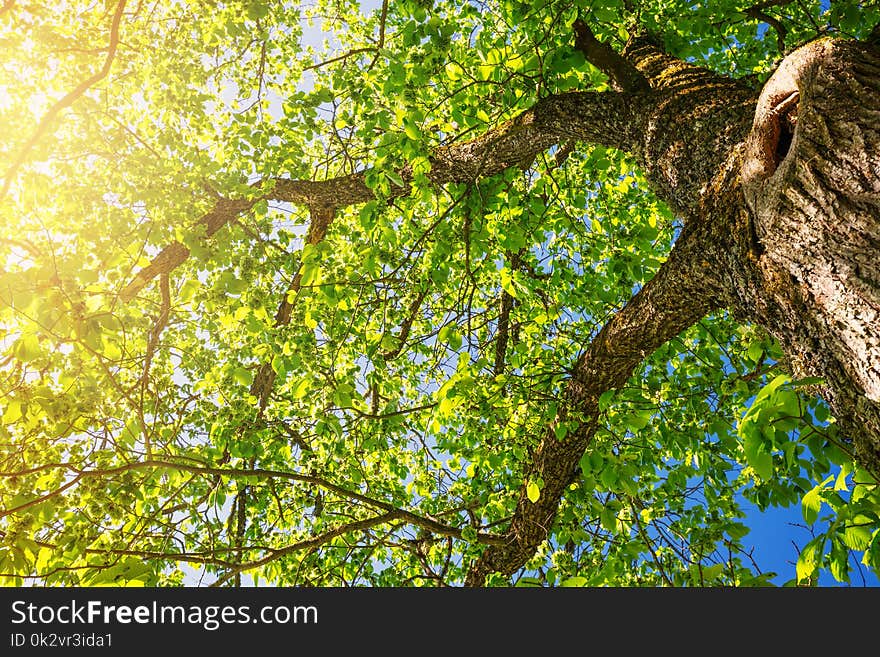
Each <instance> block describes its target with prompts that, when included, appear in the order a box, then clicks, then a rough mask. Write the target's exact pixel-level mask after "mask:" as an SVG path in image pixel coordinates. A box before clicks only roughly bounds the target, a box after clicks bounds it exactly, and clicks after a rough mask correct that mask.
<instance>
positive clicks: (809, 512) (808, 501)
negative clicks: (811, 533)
mask: <svg viewBox="0 0 880 657" xmlns="http://www.w3.org/2000/svg"><path fill="white" fill-rule="evenodd" d="M821 507H822V486H821V485H819V486H815V487H814V488H812V489H811V490H810V491H809V492H808V493H807V494H806V495H804V497H803V499H802V500H801V511H802V512H803V515H804V520H805V521H806V522H807V524H810V525H812V524H813V523H814V522H816V519H817V518H818V517H819V509H821Z"/></svg>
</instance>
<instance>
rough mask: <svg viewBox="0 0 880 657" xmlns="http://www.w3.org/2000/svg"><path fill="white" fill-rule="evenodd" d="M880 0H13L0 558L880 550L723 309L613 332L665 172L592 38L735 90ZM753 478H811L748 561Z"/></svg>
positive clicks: (592, 581)
mask: <svg viewBox="0 0 880 657" xmlns="http://www.w3.org/2000/svg"><path fill="white" fill-rule="evenodd" d="M878 23H880V9H878V7H876V6H867V5H865V4H864V3H862V4H860V3H857V2H854V1H852V0H842V1H840V2H833V3H831V5H830V6H829V4H828V3H827V2H824V1H818V2H817V1H815V0H765V1H763V2H754V0H705V1H701V2H696V3H694V2H683V1H681V0H672V1H669V0H663V1H662V2H661V1H660V0H594V1H592V2H589V1H572V0H546V1H542V2H537V3H531V2H519V1H516V0H491V1H486V2H481V1H470V2H457V1H454V0H448V1H446V0H437V1H434V2H431V1H429V0H407V1H400V2H389V1H388V0H384V2H372V3H360V4H359V3H358V2H355V1H354V0H316V1H315V2H314V3H308V4H304V3H296V2H287V1H284V2H282V1H277V2H256V1H250V0H227V1H224V2H213V1H212V2H207V1H205V2H201V1H196V0H194V1H189V2H177V1H172V0H127V1H126V0H115V1H114V0H109V1H107V2H93V1H91V0H89V1H86V0H70V1H67V2H51V3H50V2H46V3H44V2H37V1H29V0H17V1H16V0H7V1H6V2H5V3H4V4H3V6H2V9H0V44H2V52H3V55H4V56H3V58H2V61H0V125H2V126H3V129H2V131H0V175H3V187H2V191H0V263H2V273H0V416H2V422H0V578H2V580H0V581H2V582H4V583H6V584H22V583H44V584H50V585H57V584H64V585H71V584H76V585H86V586H90V585H101V584H127V585H139V584H140V585H144V584H146V585H181V584H183V585H190V584H195V583H199V584H213V585H234V584H242V583H245V584H246V583H251V582H256V583H268V584H271V585H285V586H286V585H302V586H363V585H372V586H433V585H460V584H462V583H465V582H468V583H472V584H484V583H485V584H487V585H499V586H505V585H511V584H531V585H540V586H558V585H568V586H604V585H609V586H640V585H646V586H658V585H668V586H709V585H737V586H750V585H764V584H769V583H773V582H778V581H780V580H779V579H778V578H781V581H783V582H787V583H790V584H802V585H803V584H816V583H817V582H818V578H819V576H820V575H822V574H830V575H831V576H833V578H835V579H836V580H837V581H839V582H849V581H850V580H851V579H852V581H853V582H857V581H858V578H857V577H855V576H854V572H855V571H858V570H863V571H864V572H873V573H875V574H877V573H880V515H878V510H880V489H878V487H877V483H878V481H880V480H878V473H876V472H872V471H871V470H870V469H869V468H867V467H865V465H864V463H863V462H860V461H858V460H854V454H853V451H852V449H851V445H850V443H849V441H848V440H847V436H846V435H844V434H843V432H841V431H840V430H839V428H838V424H837V422H836V421H835V418H834V417H833V416H832V414H831V412H830V410H829V406H828V404H826V403H825V401H823V400H822V398H821V397H819V396H818V395H817V394H816V388H815V386H816V384H817V383H820V382H818V381H816V380H813V379H810V378H806V379H804V378H796V377H794V376H792V373H791V370H790V369H789V368H788V367H787V365H786V359H785V358H784V354H783V353H782V351H781V350H780V348H779V345H778V344H777V343H776V342H775V341H774V340H773V339H772V338H771V337H770V336H769V335H768V334H766V333H765V332H764V331H763V330H762V329H761V328H760V327H758V326H755V325H753V324H750V323H747V322H744V321H742V320H741V319H740V318H737V317H735V316H733V313H730V312H729V311H728V310H727V309H725V308H724V307H716V308H710V312H708V313H707V314H706V315H705V316H702V314H700V315H698V316H693V317H690V316H688V317H685V318H679V321H680V325H679V324H673V325H672V328H671V331H670V335H672V336H674V337H671V339H668V340H667V339H663V340H658V341H657V344H653V343H651V341H650V340H647V341H646V340H643V339H642V338H641V337H640V336H641V335H642V333H640V331H644V330H645V328H644V327H645V326H646V325H650V324H651V322H652V321H653V319H654V317H655V315H654V314H653V312H654V311H653V310H652V309H651V308H652V307H650V306H645V305H639V304H640V303H641V301H640V300H642V299H645V298H646V297H647V298H650V292H649V282H651V281H652V280H656V279H657V277H658V276H659V274H658V272H661V271H662V268H663V265H664V263H666V262H668V259H669V258H670V253H671V250H672V246H673V244H675V243H676V241H677V239H678V238H679V236H680V235H681V234H682V231H683V229H684V223H683V221H682V218H681V211H680V208H681V206H683V205H686V204H687V203H688V202H689V201H688V200H687V199H682V200H681V203H680V205H679V206H678V207H676V206H675V205H674V204H670V203H669V202H667V201H666V200H663V198H661V195H660V194H659V193H658V190H657V187H656V185H652V184H651V183H650V182H649V180H648V176H647V175H646V172H645V170H644V167H643V166H641V165H640V164H639V162H638V161H637V159H638V158H637V157H636V156H635V155H634V154H633V153H632V152H629V150H628V149H627V148H625V147H624V138H623V137H620V136H619V135H622V134H625V133H626V131H627V130H633V129H635V128H634V127H633V126H636V125H637V123H636V122H634V121H633V120H632V116H633V113H634V112H637V111H638V107H637V106H636V104H635V101H630V100H626V99H627V98H630V97H629V96H626V95H624V94H621V93H618V92H621V91H634V90H635V92H638V90H639V89H640V88H641V87H642V86H643V87H644V88H645V89H647V88H649V87H650V85H654V86H656V85H657V84H658V83H657V81H656V80H648V79H647V77H646V76H644V75H643V74H642V73H640V72H639V71H637V70H636V69H635V68H632V67H629V66H628V65H626V64H625V61H624V60H623V59H622V58H621V57H620V55H619V54H618V53H620V52H621V51H623V50H624V48H625V47H633V46H632V43H633V39H635V38H636V37H639V38H641V37H645V38H650V40H651V42H652V43H653V44H655V46H656V47H657V48H662V50H663V51H664V52H666V53H668V55H670V56H673V57H676V58H679V59H680V60H682V63H683V65H684V63H687V65H690V66H692V67H693V69H694V70H696V67H702V68H703V69H705V70H707V71H711V72H713V73H714V74H716V75H717V76H722V77H725V78H733V79H736V80H737V81H738V84H739V87H738V88H740V89H742V90H743V91H742V97H743V98H752V97H753V96H754V97H757V94H758V93H759V92H760V90H761V87H762V85H763V84H764V82H765V81H766V80H767V79H768V77H769V76H770V74H771V73H772V72H773V71H774V70H775V69H776V67H777V66H778V65H779V63H780V62H781V61H782V59H783V58H784V57H785V56H786V55H787V54H788V53H790V52H792V51H793V50H795V49H796V48H797V47H798V46H800V45H803V44H805V43H808V42H810V41H813V40H815V39H818V38H825V37H834V38H842V39H862V40H864V39H866V38H868V36H869V33H870V32H871V30H872V28H873V26H874V25H877V24H878ZM646 35H647V36H646ZM635 92H634V93H635ZM636 95H637V94H636ZM634 97H635V96H633V98H634ZM737 98H738V97H731V98H730V99H729V102H730V103H731V104H732V105H733V104H735V103H737V102H740V101H739V100H737ZM575 101H576V102H577V105H576V109H572V107H574V105H573V103H575ZM743 102H745V101H743ZM640 129H642V128H640ZM643 129H645V130H647V129H650V126H649V127H643ZM872 257H874V256H872ZM670 284H671V285H685V286H686V283H680V282H678V281H672V282H671V283H670ZM640 291H641V293H640ZM646 303H647V302H646ZM709 305H711V304H709ZM626 313H628V314H626ZM615 317H616V318H618V320H615V321H616V323H614V322H612V320H613V318H615ZM620 318H623V319H620ZM603 327H604V328H603ZM609 327H610V328H609ZM623 347H626V349H624V350H623V351H621V349H623ZM585 358H589V359H592V360H590V362H591V363H592V366H591V367H593V369H592V370H589V371H588V370H587V369H585V368H583V367H580V365H579V364H582V363H584V362H585V361H584V359H585ZM627 368H628V369H627ZM588 374H589V376H588ZM618 379H620V381H618ZM578 386H584V387H589V386H592V387H593V388H592V389H594V390H596V391H597V392H599V393H601V394H598V396H597V399H596V400H595V403H594V404H592V405H587V406H584V405H581V404H579V403H577V399H579V398H578V397H577V394H575V393H576V392H577V387H578ZM573 390H574V392H573ZM584 427H589V436H587V434H586V433H584V431H585V429H584ZM572 436H576V437H579V436H584V438H583V440H581V439H580V438H574V439H572ZM566 450H568V452H566V453H565V454H564V455H563V454H562V452H564V451H566ZM571 450H575V452H572V451H571ZM557 452H559V455H557ZM572 463H574V464H575V467H574V471H573V472H572V471H571V464H572ZM554 468H555V469H554ZM563 469H564V470H565V471H564V472H563V471H561V470H563ZM557 470H560V471H558V472H557ZM750 505H755V506H757V507H758V508H759V509H766V508H770V507H795V506H800V508H801V510H802V517H803V522H804V524H805V525H806V526H807V527H808V531H805V537H806V538H805V540H804V541H803V543H802V544H800V545H798V546H797V551H795V550H794V548H793V551H792V562H793V563H792V567H791V569H790V572H781V573H776V572H770V571H767V570H766V569H765V568H764V567H763V566H762V564H761V563H760V562H759V561H756V560H755V559H754V558H753V548H754V544H753V543H752V542H751V541H750V533H749V526H748V523H747V519H746V508H747V507H748V506H750ZM545 521H546V523H547V525H546V526H544V525H543V524H542V523H544V522H545ZM534 528H537V529H534ZM529 532H537V533H535V534H534V535H535V536H536V538H535V539H534V540H533V541H531V542H530V543H529V545H530V546H532V547H530V548H529V550H528V551H523V550H520V551H519V552H517V553H516V554H515V555H514V554H512V553H511V552H509V550H508V547H507V546H509V545H510V543H511V536H513V534H517V535H519V534H521V533H524V534H528V533H529ZM505 550H508V552H505ZM487 555H491V556H487ZM795 562H796V565H795ZM500 564H503V567H502V566H501V565H500ZM505 570H509V572H505Z"/></svg>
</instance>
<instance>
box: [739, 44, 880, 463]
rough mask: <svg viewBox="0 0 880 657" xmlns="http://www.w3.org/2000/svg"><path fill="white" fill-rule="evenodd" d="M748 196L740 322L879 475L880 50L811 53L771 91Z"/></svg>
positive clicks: (746, 180) (798, 55)
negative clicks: (814, 397)
mask: <svg viewBox="0 0 880 657" xmlns="http://www.w3.org/2000/svg"><path fill="white" fill-rule="evenodd" d="M743 187H744V193H745V198H746V200H747V212H748V213H749V218H750V221H751V222H753V224H754V229H755V237H756V240H757V244H756V254H755V255H756V258H754V259H751V260H746V262H745V263H744V264H745V265H746V266H745V267H743V272H742V274H744V275H742V276H740V277H739V280H738V281H736V290H737V295H736V300H735V305H736V308H737V310H738V312H739V313H740V314H742V315H743V316H744V317H746V318H748V319H750V320H752V321H755V322H757V323H759V324H761V325H762V326H764V327H765V328H766V329H767V330H768V331H770V332H771V333H772V334H773V335H774V336H775V337H776V338H777V339H778V340H779V341H780V343H781V344H782V347H783V350H784V352H785V353H786V354H787V356H788V358H789V366H790V368H791V370H792V373H793V374H794V375H795V376H818V377H822V378H823V379H824V380H825V381H826V384H825V385H824V386H822V390H821V392H822V394H823V396H824V398H825V399H826V400H827V401H828V402H829V404H830V405H831V408H832V411H833V412H834V415H835V416H836V418H837V419H838V421H839V423H840V426H841V429H842V430H843V437H844V438H845V439H846V440H848V441H851V442H852V444H853V447H854V448H855V451H856V455H857V457H858V458H859V460H860V461H861V462H862V463H863V464H864V465H866V466H867V467H869V468H870V469H872V470H874V471H880V50H878V49H877V48H876V47H872V46H870V45H867V44H862V43H857V42H842V41H832V40H830V39H827V40H821V41H818V42H814V43H812V44H809V45H808V46H805V47H803V48H801V49H800V50H798V51H796V52H794V53H792V54H791V55H790V56H789V57H788V58H787V59H786V62H785V64H784V65H783V66H782V67H780V69H779V70H778V71H777V73H776V74H775V75H774V77H773V78H772V79H771V80H770V81H769V82H768V84H767V86H766V88H765V90H764V92H763V94H762V97H761V102H760V103H759V107H758V112H757V113H756V116H755V121H754V128H753V131H752V134H751V135H750V137H749V141H748V143H747V145H746V153H745V161H744V163H743Z"/></svg>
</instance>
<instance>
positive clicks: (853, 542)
mask: <svg viewBox="0 0 880 657" xmlns="http://www.w3.org/2000/svg"><path fill="white" fill-rule="evenodd" d="M851 522H852V524H848V525H846V526H845V527H844V529H843V535H842V540H843V544H844V545H846V546H847V547H848V548H850V549H851V550H864V549H865V548H866V547H868V545H869V544H870V543H871V537H872V536H873V534H874V527H876V524H875V523H872V522H871V521H870V519H869V518H867V517H866V516H857V517H856V518H853V520H852V521H851Z"/></svg>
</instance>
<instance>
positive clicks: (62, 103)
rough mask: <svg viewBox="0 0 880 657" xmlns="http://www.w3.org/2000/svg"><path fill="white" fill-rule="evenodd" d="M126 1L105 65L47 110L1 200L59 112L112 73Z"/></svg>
mask: <svg viewBox="0 0 880 657" xmlns="http://www.w3.org/2000/svg"><path fill="white" fill-rule="evenodd" d="M125 2H126V0H119V2H118V3H117V4H116V12H115V13H114V14H113V22H112V24H111V25H110V44H109V46H108V47H107V58H106V59H105V60H104V65H103V66H102V67H101V70H100V71H98V72H97V73H95V74H94V75H92V76H91V77H89V78H88V79H86V80H84V81H83V82H81V83H80V84H79V85H78V86H77V87H76V88H75V89H74V90H73V91H71V92H70V93H68V94H67V95H66V96H64V98H62V99H61V100H59V101H58V102H57V103H55V104H54V105H53V106H52V107H51V108H49V111H48V112H46V114H45V116H43V118H42V119H40V123H39V124H38V125H37V129H36V130H35V131H34V134H33V135H31V138H30V139H28V141H27V142H26V143H25V145H24V146H23V147H22V149H21V151H19V153H18V155H17V156H16V158H15V160H14V161H13V162H12V165H11V166H10V167H9V169H8V170H7V171H6V174H5V175H4V176H3V189H2V191H0V200H2V199H3V198H5V196H6V194H7V193H8V192H9V187H10V185H12V181H13V179H14V178H15V175H16V173H17V172H18V169H19V168H20V167H21V165H22V164H24V162H25V160H26V159H27V156H28V153H29V152H30V150H31V149H32V148H33V147H34V146H35V145H36V143H37V142H38V141H39V140H40V138H41V137H42V136H43V135H44V134H45V132H46V131H47V130H48V129H49V125H50V123H51V122H52V121H53V120H54V119H55V117H56V116H58V114H59V112H61V110H63V109H64V108H66V107H70V105H72V104H73V102H74V101H76V99H77V98H79V97H80V96H82V95H83V94H84V93H85V92H86V91H87V90H88V89H89V88H90V87H92V86H94V85H95V84H97V83H98V82H100V81H101V80H103V79H104V78H105V77H107V74H108V73H110V66H111V65H112V64H113V58H114V57H116V48H117V46H118V45H119V25H120V23H121V22H122V11H123V9H125ZM11 6H12V3H11V2H7V3H6V5H4V7H3V10H4V11H6V10H8V9H9V8H10V7H11Z"/></svg>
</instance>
